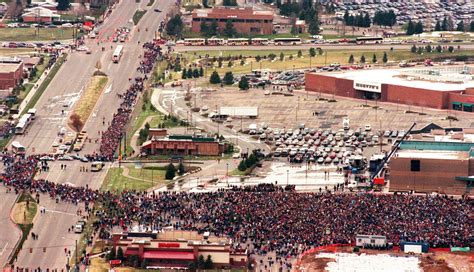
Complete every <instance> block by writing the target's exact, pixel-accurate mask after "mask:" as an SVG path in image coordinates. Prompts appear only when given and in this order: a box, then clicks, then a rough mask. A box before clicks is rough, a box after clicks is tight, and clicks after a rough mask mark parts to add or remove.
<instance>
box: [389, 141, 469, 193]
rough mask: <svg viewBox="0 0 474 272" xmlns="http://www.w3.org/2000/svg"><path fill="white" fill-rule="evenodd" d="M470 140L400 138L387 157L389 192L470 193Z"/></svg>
mask: <svg viewBox="0 0 474 272" xmlns="http://www.w3.org/2000/svg"><path fill="white" fill-rule="evenodd" d="M473 185H474V143H472V142H453V141H449V142H445V141H442V142H439V141H404V142H402V143H401V145H400V150H399V151H397V153H396V154H395V155H394V157H392V159H391V160H390V191H411V190H414V191H415V192H426V193H431V192H438V193H445V194H457V195H461V194H471V195H472V194H473V191H472V186H473Z"/></svg>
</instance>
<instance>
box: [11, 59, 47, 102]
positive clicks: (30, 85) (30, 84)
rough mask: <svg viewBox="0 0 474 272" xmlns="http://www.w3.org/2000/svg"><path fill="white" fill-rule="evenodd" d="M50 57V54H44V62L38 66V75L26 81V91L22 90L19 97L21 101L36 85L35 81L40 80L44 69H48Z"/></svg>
mask: <svg viewBox="0 0 474 272" xmlns="http://www.w3.org/2000/svg"><path fill="white" fill-rule="evenodd" d="M49 59H50V57H49V56H47V55H46V56H44V61H43V63H42V64H40V65H38V66H36V69H37V71H36V75H35V76H34V77H33V78H32V79H31V80H29V82H28V83H25V84H24V86H25V91H23V92H21V93H20V95H19V96H18V98H19V101H20V102H21V101H22V100H23V99H24V98H25V97H26V96H27V95H28V93H29V92H30V90H31V89H32V88H33V86H34V85H35V83H36V82H37V81H38V79H39V78H40V76H41V74H43V72H44V70H45V69H46V65H47V64H48V62H49Z"/></svg>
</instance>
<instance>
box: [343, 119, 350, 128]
mask: <svg viewBox="0 0 474 272" xmlns="http://www.w3.org/2000/svg"><path fill="white" fill-rule="evenodd" d="M342 128H343V129H344V130H348V129H349V128H350V126H349V118H348V117H344V119H342Z"/></svg>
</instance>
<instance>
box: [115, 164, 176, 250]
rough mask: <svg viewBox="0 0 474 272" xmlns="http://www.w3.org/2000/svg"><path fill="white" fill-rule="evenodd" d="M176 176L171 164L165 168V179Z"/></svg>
mask: <svg viewBox="0 0 474 272" xmlns="http://www.w3.org/2000/svg"><path fill="white" fill-rule="evenodd" d="M175 176H176V168H175V167H174V165H173V164H172V163H170V164H168V166H167V167H166V173H165V179H167V180H172V179H174V177H175ZM117 255H118V254H117Z"/></svg>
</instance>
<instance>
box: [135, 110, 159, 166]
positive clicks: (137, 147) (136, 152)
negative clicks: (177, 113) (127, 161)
mask: <svg viewBox="0 0 474 272" xmlns="http://www.w3.org/2000/svg"><path fill="white" fill-rule="evenodd" d="M153 117H155V116H148V117H147V118H146V119H145V121H144V122H143V124H142V125H141V126H140V127H139V128H138V129H137V131H135V133H133V135H132V138H130V147H131V148H132V149H133V154H132V156H131V157H135V156H138V155H140V147H139V146H138V136H139V135H140V130H141V129H143V128H144V127H145V124H146V123H150V121H151V119H153Z"/></svg>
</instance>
